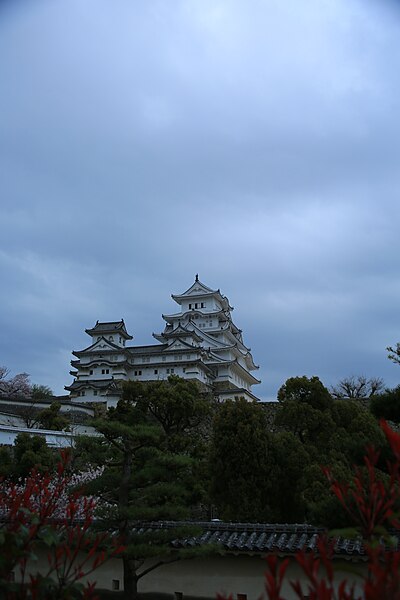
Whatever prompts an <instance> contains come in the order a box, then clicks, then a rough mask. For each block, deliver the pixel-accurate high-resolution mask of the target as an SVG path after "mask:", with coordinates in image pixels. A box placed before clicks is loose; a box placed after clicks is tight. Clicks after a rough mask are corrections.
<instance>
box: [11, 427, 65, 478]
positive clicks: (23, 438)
mask: <svg viewBox="0 0 400 600" xmlns="http://www.w3.org/2000/svg"><path fill="white" fill-rule="evenodd" d="M56 458H57V457H56V454H55V453H54V452H53V451H52V450H51V449H50V448H49V447H48V446H47V444H46V440H45V438H44V437H42V436H40V435H29V434H28V433H19V434H18V435H17V437H16V439H15V442H14V446H13V464H12V470H11V473H10V474H11V475H14V476H17V477H26V476H27V475H28V474H29V473H30V471H31V470H32V469H33V468H35V469H36V470H37V471H39V472H41V473H44V472H45V471H49V470H51V469H52V468H53V467H54V465H55V461H56Z"/></svg>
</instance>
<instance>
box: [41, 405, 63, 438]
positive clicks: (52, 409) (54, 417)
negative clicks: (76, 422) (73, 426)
mask: <svg viewBox="0 0 400 600" xmlns="http://www.w3.org/2000/svg"><path fill="white" fill-rule="evenodd" d="M36 423H37V424H38V425H39V427H41V428H42V429H52V430H54V431H68V429H69V426H70V421H69V418H68V417H67V416H66V415H65V414H62V412H61V404H60V403H59V402H52V403H51V404H50V406H49V408H45V409H43V410H41V411H39V413H38V414H37V416H36Z"/></svg>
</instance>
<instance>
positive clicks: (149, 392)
mask: <svg viewBox="0 0 400 600" xmlns="http://www.w3.org/2000/svg"><path fill="white" fill-rule="evenodd" d="M122 399H123V402H126V403H127V404H128V407H129V406H131V405H132V404H135V405H136V406H137V408H138V409H139V410H140V411H142V412H143V414H145V415H147V416H148V418H149V419H150V420H152V421H153V422H154V423H157V424H159V425H160V426H161V427H162V429H163V431H164V433H165V435H166V439H167V443H168V446H169V448H170V449H171V450H173V451H178V452H183V451H184V452H186V451H190V452H191V453H192V452H193V450H194V448H196V447H197V444H198V443H199V442H201V440H204V437H205V436H204V434H205V432H206V428H207V425H208V424H209V420H210V417H211V414H212V412H213V408H214V402H213V398H212V396H210V395H209V394H205V393H202V392H201V391H200V389H199V386H198V384H197V382H195V381H190V380H186V379H182V378H181V377H178V376H176V375H171V376H170V377H169V378H168V380H160V381H152V382H149V383H141V382H138V381H129V382H126V383H125V384H124V388H123V397H122ZM121 408H122V406H121ZM128 410H129V408H128Z"/></svg>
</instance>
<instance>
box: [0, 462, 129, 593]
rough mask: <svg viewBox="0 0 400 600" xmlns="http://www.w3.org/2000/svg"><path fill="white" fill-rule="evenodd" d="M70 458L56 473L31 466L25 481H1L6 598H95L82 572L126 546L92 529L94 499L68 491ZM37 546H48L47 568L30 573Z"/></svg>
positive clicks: (0, 583)
mask: <svg viewBox="0 0 400 600" xmlns="http://www.w3.org/2000/svg"><path fill="white" fill-rule="evenodd" d="M67 462H68V459H67V455H66V454H62V457H61V462H60V464H59V466H58V472H57V475H56V476H50V475H48V474H46V475H41V474H39V473H37V472H35V471H33V472H32V473H31V474H30V475H29V477H28V478H27V479H26V480H25V481H24V482H23V483H22V484H21V483H19V484H16V483H12V482H11V483H10V482H5V481H3V482H2V483H1V485H0V518H1V523H0V597H1V598H4V599H5V600H24V599H25V598H26V599H27V598H30V599H32V600H40V599H42V598H43V599H44V598H46V600H47V599H51V598H57V599H60V600H61V599H65V600H67V599H69V598H94V583H86V586H84V585H83V584H82V583H81V580H82V578H86V577H87V576H88V575H90V574H91V573H93V571H95V570H96V569H97V568H98V567H99V566H100V565H101V564H103V563H104V561H105V560H106V559H107V558H109V557H111V556H115V555H117V554H119V553H120V552H121V550H122V548H119V547H117V545H116V543H115V542H114V541H112V540H111V538H110V536H109V535H108V534H106V533H101V534H94V533H93V531H92V529H93V528H92V524H93V514H94V508H95V502H94V500H93V499H87V498H83V497H81V496H80V495H79V493H69V491H68V487H69V485H70V478H69V476H68V475H67V474H66V466H67ZM60 503H61V506H60ZM39 548H42V549H43V548H45V549H46V551H47V568H46V569H45V571H41V572H40V573H32V572H31V571H32V566H29V564H28V561H34V560H35V557H36V552H37V551H38V549H39ZM14 578H15V579H16V580H18V581H17V582H16V583H15V582H14Z"/></svg>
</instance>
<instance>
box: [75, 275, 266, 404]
mask: <svg viewBox="0 0 400 600" xmlns="http://www.w3.org/2000/svg"><path fill="white" fill-rule="evenodd" d="M172 298H173V300H175V302H176V303H177V304H178V305H179V306H180V311H179V312H177V313H174V314H171V315H162V317H163V319H164V321H165V322H166V325H165V328H164V331H163V332H162V333H160V334H155V333H153V337H154V338H155V339H156V340H157V342H158V343H157V344H152V345H149V346H128V345H127V342H128V341H129V340H132V339H133V338H132V336H131V335H129V333H128V331H127V329H126V327H125V323H124V320H123V319H122V320H121V321H112V322H107V323H99V321H97V323H96V325H95V326H94V327H93V328H92V329H86V330H85V331H86V333H87V334H88V335H89V336H90V337H91V338H92V343H91V345H90V346H89V347H88V348H85V349H84V350H80V351H76V352H75V351H74V352H72V354H73V355H74V356H76V359H77V360H72V361H71V365H72V367H73V369H74V370H73V371H70V373H71V375H72V376H73V377H74V381H73V383H72V384H71V385H70V386H66V387H65V389H66V390H68V391H69V392H70V397H71V400H72V401H75V402H79V403H82V402H104V403H106V404H107V406H108V407H109V406H115V405H116V403H117V402H118V400H119V398H120V396H121V387H120V385H119V384H120V382H121V381H127V380H137V381H155V380H157V379H166V378H168V377H169V376H170V375H173V374H175V375H179V377H182V378H184V379H194V380H196V381H198V382H199V383H200V384H201V387H202V388H203V389H205V390H209V391H211V392H213V393H214V394H215V396H216V397H218V399H219V400H220V401H224V400H226V399H228V398H237V397H244V398H246V399H247V400H258V398H256V397H255V396H254V394H253V393H252V391H251V387H252V385H254V384H257V383H260V380H259V379H257V378H256V377H254V375H252V374H251V371H253V370H255V369H258V367H257V366H256V365H255V364H254V361H253V357H252V355H251V352H250V348H247V346H245V344H244V343H243V337H242V331H241V330H240V329H238V327H236V325H235V324H234V322H233V321H232V317H231V311H232V310H233V308H232V307H231V306H230V304H229V301H228V298H226V297H225V296H223V295H222V294H221V292H220V291H219V290H212V289H211V288H209V287H207V286H206V285H204V284H203V283H201V281H199V278H198V276H197V275H196V278H195V281H194V283H193V285H191V286H190V288H189V289H188V290H186V292H184V293H183V294H172Z"/></svg>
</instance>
